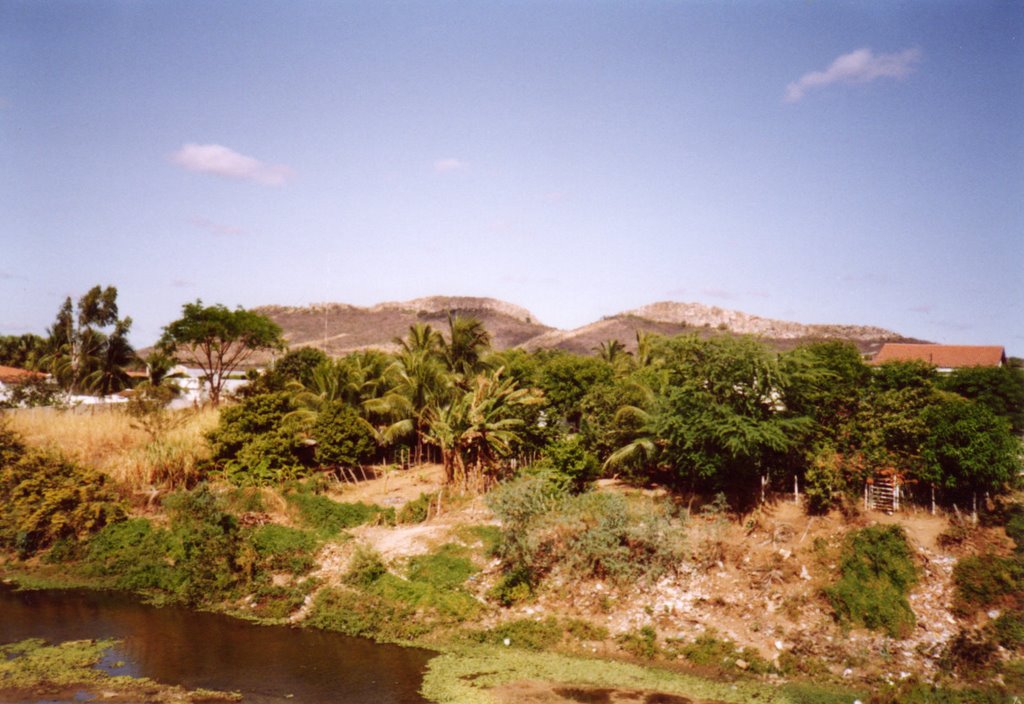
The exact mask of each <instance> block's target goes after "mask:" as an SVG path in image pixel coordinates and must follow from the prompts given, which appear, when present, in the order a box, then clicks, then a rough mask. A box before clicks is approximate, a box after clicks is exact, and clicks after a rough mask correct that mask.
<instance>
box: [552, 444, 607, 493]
mask: <svg viewBox="0 0 1024 704" xmlns="http://www.w3.org/2000/svg"><path fill="white" fill-rule="evenodd" d="M544 454H545V465H546V466H548V467H550V468H551V472H552V475H553V477H554V478H556V480H557V481H558V482H559V483H560V484H561V485H562V486H564V487H565V489H566V490H567V491H571V492H573V493H579V492H581V491H583V490H584V489H586V487H587V485H588V484H590V483H591V482H592V481H594V480H595V479H596V478H597V476H598V474H599V473H600V472H601V464H600V463H599V462H598V461H597V457H595V456H594V455H593V454H591V453H590V452H588V451H587V449H586V447H585V446H584V442H583V437H582V436H581V435H569V436H565V437H561V438H558V439H556V440H554V441H553V442H551V443H550V444H548V446H547V447H546V448H545V450H544Z"/></svg>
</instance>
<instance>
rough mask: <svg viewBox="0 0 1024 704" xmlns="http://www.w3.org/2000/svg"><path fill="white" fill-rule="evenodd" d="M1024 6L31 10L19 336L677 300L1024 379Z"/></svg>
mask: <svg viewBox="0 0 1024 704" xmlns="http://www.w3.org/2000/svg"><path fill="white" fill-rule="evenodd" d="M1022 125H1024V4H1022V3H1005V2H991V3H990V2H980V1H974V0H972V1H969V2H968V1H964V2H942V1H936V2H847V3H843V2H839V3H833V2H827V3H826V2H808V1H804V0H800V1H796V0H794V1H787V2H781V1H779V2H767V1H762V2H734V3H711V2H608V1H605V2H594V1H592V0H587V1H580V2H568V1H565V2H562V1H546V2H514V3H498V2H393V3H392V2H389V3H383V2H376V1H374V2H369V1H368V2H327V1H326V0H323V1H319V2H305V1H303V0H291V1H289V2H283V1H281V2H260V1H255V2H230V1H228V2H215V3H210V2H182V1H180V0H175V1H174V2H170V1H160V0H151V1H149V2H142V1H139V0H133V1H131V2H128V1H125V2H108V1H105V0H95V1H93V2H57V1H46V0H43V1H37V0H32V1H27V0H26V1H21V0H16V1H12V0H0V194H2V196H0V245H2V247H0V300H2V301H3V303H2V304H0V334H16V333H21V332H37V333H42V332H43V331H44V330H45V328H46V326H48V325H49V324H50V323H51V321H52V320H53V317H54V314H55V313H56V310H57V307H58V305H59V304H60V302H61V300H63V298H64V296H66V295H72V296H74V297H77V296H79V295H81V294H82V293H84V292H85V291H86V290H87V289H88V288H90V287H91V286H92V285H94V284H97V283H99V284H104V285H105V284H113V285H115V286H117V287H118V290H119V294H120V295H119V302H120V306H121V310H122V312H123V313H125V314H128V315H131V316H132V317H133V319H134V320H135V327H134V333H133V340H134V341H135V342H136V344H139V345H145V344H148V343H150V342H152V341H153V340H154V339H155V338H156V337H157V336H158V335H159V333H160V328H161V327H162V326H163V325H165V324H167V323H168V322H170V321H171V320H173V319H174V318H175V317H176V316H177V314H178V313H179V312H180V309H181V306H182V304H183V303H185V302H188V301H191V300H195V299H196V298H202V299H203V300H204V301H205V302H207V303H213V302H220V303H224V304H226V305H229V306H235V305H243V306H246V307H249V306H256V305H261V304H268V303H278V304H287V305H302V304H308V303H313V302H320V301H339V302H346V303H352V304H357V305H367V304H372V303H376V302H380V301H385V300H403V299H408V298H413V297H417V296H423V295H431V294H451V295H486V296H494V297H497V298H502V299H505V300H508V301H511V302H513V303H517V304H520V305H523V306H526V307H527V308H529V309H531V310H532V311H533V312H534V314H535V315H536V316H537V317H538V318H539V319H540V320H541V321H543V322H546V323H548V324H551V325H555V326H558V327H564V328H569V327H575V326H578V325H582V324H585V323H587V322H591V321H592V320H594V319H596V318H598V317H600V316H602V315H607V314H612V313H615V312H619V311H622V310H626V309H629V308H634V307H637V306H640V305H643V304H645V303H651V302H654V301H659V300H678V301H699V302H703V303H707V304H713V305H719V306H722V307H726V308H735V309H739V310H743V311H746V312H749V313H753V314H758V315H763V316H769V317H777V318H784V319H790V320H797V321H800V322H806V323H813V322H830V323H851V324H871V325H880V326H883V327H888V328H892V329H895V330H897V331H899V332H901V333H903V334H906V335H911V336H916V337H920V338H924V339H930V340H934V341H938V342H947V343H962V344H1003V345H1005V346H1006V347H1007V348H1008V351H1009V352H1010V353H1011V354H1016V355H1022V356H1024V277H1022V276H1021V271H1022V268H1024V267H1022V265H1024V128H1022Z"/></svg>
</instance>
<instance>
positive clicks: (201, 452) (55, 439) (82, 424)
mask: <svg viewBox="0 0 1024 704" xmlns="http://www.w3.org/2000/svg"><path fill="white" fill-rule="evenodd" d="M175 413H178V414H181V415H182V422H181V424H180V425H178V426H177V427H175V428H174V429H172V430H170V431H168V432H166V433H163V434H161V435H160V436H158V437H157V438H155V439H153V438H151V437H150V435H149V434H148V433H146V432H144V431H143V430H141V429H140V428H138V427H136V425H135V424H133V420H132V418H131V417H130V416H128V415H127V414H126V413H124V412H123V410H122V409H120V408H109V409H102V410H97V411H95V412H91V413H82V412H76V411H62V410H56V409H51V408H31V409H25V410H23V411H18V412H17V413H13V414H9V415H8V420H9V426H10V428H11V429H12V430H14V431H15V432H17V433H18V434H19V435H21V436H22V437H23V438H24V439H25V442H26V443H28V444H29V445H33V446H37V447H45V448H50V449H53V450H57V451H59V452H61V453H63V454H64V455H67V456H68V457H70V458H72V459H73V460H75V461H76V462H79V463H80V464H83V465H86V466H89V467H94V468H95V469H98V470H99V471H101V472H103V473H105V474H107V475H109V476H110V477H111V479H113V480H115V481H116V482H117V483H118V484H120V485H122V486H123V487H125V488H127V489H139V488H143V487H150V486H152V487H157V488H163V489H173V488H180V487H183V486H188V485H189V484H192V483H194V482H195V481H196V480H197V479H198V478H199V470H200V466H201V465H202V463H203V461H204V460H206V459H207V458H208V457H209V449H208V447H207V444H206V440H205V438H204V437H203V436H204V434H205V433H206V432H207V431H208V430H210V429H211V428H213V427H214V426H215V425H216V424H217V418H218V411H217V410H216V409H203V410H200V411H193V410H190V409H185V410H181V411H176V412H175Z"/></svg>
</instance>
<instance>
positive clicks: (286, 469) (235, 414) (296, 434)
mask: <svg viewBox="0 0 1024 704" xmlns="http://www.w3.org/2000/svg"><path fill="white" fill-rule="evenodd" d="M291 411H292V407H291V400H290V398H289V396H288V395H287V394H285V393H283V392H281V393H271V394H259V395H256V396H252V397H251V398H247V399H246V400H245V401H244V402H243V403H241V404H239V405H237V406H232V407H230V408H225V409H224V410H223V411H222V412H221V415H220V421H219V423H218V425H217V427H216V428H214V429H213V430H211V431H210V432H209V433H207V439H208V440H209V442H210V450H211V454H212V458H213V461H214V462H216V463H218V464H220V465H221V466H222V467H223V468H224V469H225V478H226V479H228V481H230V482H232V483H234V484H237V485H254V486H261V485H264V484H268V483H271V482H279V481H283V480H287V479H292V478H295V477H299V476H302V475H303V474H304V473H305V471H306V463H305V462H304V461H303V457H302V453H303V451H304V449H305V447H306V446H305V445H304V444H303V442H302V439H301V435H302V433H303V431H305V429H306V428H305V424H304V421H303V420H302V419H301V418H300V417H298V416H294V415H289V414H290V413H291Z"/></svg>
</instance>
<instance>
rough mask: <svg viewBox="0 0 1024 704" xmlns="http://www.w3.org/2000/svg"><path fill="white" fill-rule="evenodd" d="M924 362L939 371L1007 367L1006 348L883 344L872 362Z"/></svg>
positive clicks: (996, 346)
mask: <svg viewBox="0 0 1024 704" xmlns="http://www.w3.org/2000/svg"><path fill="white" fill-rule="evenodd" d="M915 361H918V362H925V363H927V364H930V365H932V366H934V367H935V368H936V370H937V371H939V372H951V371H953V370H954V369H963V368H965V367H1003V366H1006V350H1005V349H1004V348H1003V347H1000V346H998V345H932V344H920V345H912V344H898V343H893V342H887V343H885V344H884V345H882V349H880V350H879V351H878V354H876V355H875V357H874V359H872V360H871V364H876V365H877V364H884V363H886V362H915Z"/></svg>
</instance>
